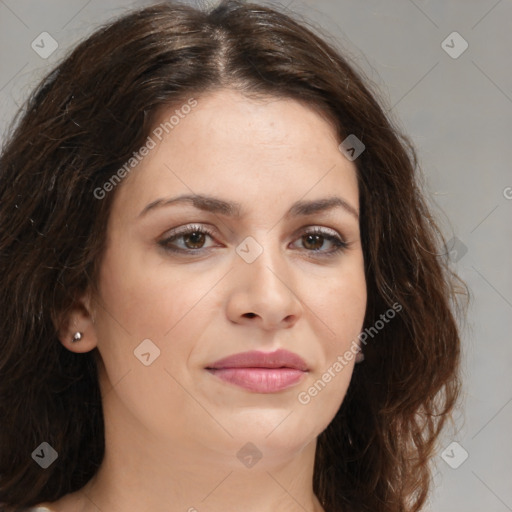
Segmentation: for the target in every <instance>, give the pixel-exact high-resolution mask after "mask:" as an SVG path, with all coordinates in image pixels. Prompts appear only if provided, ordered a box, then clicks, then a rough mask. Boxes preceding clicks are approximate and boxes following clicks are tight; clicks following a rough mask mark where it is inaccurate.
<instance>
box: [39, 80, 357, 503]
mask: <svg viewBox="0 0 512 512" xmlns="http://www.w3.org/2000/svg"><path fill="white" fill-rule="evenodd" d="M196 100H197V102H198V103H197V106H196V107H195V108H194V109H193V110H192V111H191V112H190V113H189V114H187V115H186V116H185V117H184V118H183V119H180V122H179V124H178V125H177V126H175V127H174V128H173V129H172V131H170V132H169V134H166V136H165V137H164V138H163V139H162V141H158V144H157V146H156V147H155V148H154V149H152V150H151V151H150V152H149V154H148V155H147V156H146V157H145V158H144V159H143V161H142V162H141V163H140V164H139V165H138V166H137V167H136V168H135V169H134V170H133V171H132V172H131V173H130V174H129V176H127V177H126V178H125V179H124V180H123V182H122V183H121V184H120V185H118V187H119V188H118V189H117V190H116V198H115V201H114V204H113V209H112V213H111V216H110V219H109V223H108V226H107V235H108V245H107V249H106V253H105V256H104V259H103V261H102V265H101V272H100V279H99V283H98V289H99V295H95V294H93V293H88V294H87V295H85V296H84V297H83V298H82V300H81V301H80V303H79V304H77V307H76V308H75V310H74V311H73V312H72V314H71V316H70V318H69V324H68V325H69V327H67V328H63V329H62V330H61V333H60V338H61V342H62V343H63V345H64V346H65V347H66V348H67V349H69V350H72V351H75V352H87V351H90V350H93V349H94V348H95V347H97V348H98V351H99V354H100V355H101V360H102V364H101V365H100V368H99V369H100V386H101V389H102V395H103V407H104V415H105V440H106V451H105V458H104V461H103V463H102V465H101V467H100V469H99V471H98V472H97V474H96V475H95V477H94V478H93V479H92V480H90V481H89V483H88V484H87V485H86V486H85V487H84V488H83V489H81V490H80V491H77V492H75V493H72V494H69V495H67V496H65V497H63V498H61V499H59V500H58V501H55V502H53V503H46V504H44V505H46V506H48V507H50V508H51V509H52V510H54V511H56V512H97V511H102V512H107V511H108V512H118V511H119V512H120V511H123V512H140V511H141V510H151V511H154V512H164V511H165V512H178V511H188V512H195V511H197V512H218V511H223V512H236V511H240V510H244V512H277V511H279V512H292V511H293V512H295V511H301V512H304V511H308V512H322V511H323V510H324V509H323V507H322V505H321V503H320V502H319V500H318V499H317V497H316V496H315V495H314V492H313V465H314V457H315V449H316V440H317V437H318V435H319V434H320V433H321V432H322V431H323V430H324V429H325V428H326V427H327V426H328V425H329V423H330V422H331V420H332V419H333V417H334V415H335V414H336V412H337V410H338V409H339V407H340V405H341V403H342V401H343V398H344V396H345V393H346V390H347V388H348V385H349V382H350V379H351V376H352V370H353V365H354V364H355V363H354V360H351V361H349V362H348V364H347V365H346V366H345V367H344V368H343V370H342V371H339V372H338V373H336V374H335V376H334V377H332V379H331V381H330V382H329V383H328V384H327V385H326V386H325V387H324V389H322V390H321V392H318V394H317V395H316V396H314V397H311V400H310V401H309V403H307V404H304V403H301V402H300V401H299V400H298V396H299V393H301V392H304V391H307V390H308V389H309V388H310V387H311V386H312V385H313V384H314V383H315V382H317V381H318V379H320V378H321V376H322V375H323V374H324V372H326V371H327V369H328V368H329V367H330V366H332V364H333V363H334V362H335V361H336V359H337V357H338V356H339V355H341V354H343V353H344V352H345V351H346V350H347V349H349V347H350V345H351V342H353V340H355V339H356V338H357V335H358V333H359V332H360V331H361V328H362V325H363V319H364V313H365V308H366V298H367V296H366V283H365V277H364V263H363V252H362V247H361V242H360V232H359V221H358V218H357V212H358V211H359V201H358V186H357V178H356V168H355V165H354V163H353V162H350V161H348V160H347V159H346V158H345V157H344V156H343V154H342V153H341V152H340V151H339V149H338V144H339V142H340V141H338V140H337V138H336V134H335V132H334V129H333V128H332V127H331V125H330V124H329V123H328V122H327V121H326V120H325V119H324V118H323V117H321V116H320V115H319V114H318V113H316V112H315V111H314V110H312V109H310V108H309V107H307V106H304V105H302V104H300V103H298V102H296V101H293V100H282V99H275V98H269V99H267V100H265V101H262V100H258V101H256V100H252V99H247V98H246V97H244V96H242V95H240V94H239V93H238V92H235V91H232V90H221V91H217V92H215V93H210V94H208V95H204V96H201V97H196ZM174 109H175V108H173V109H170V110H168V111H165V112H162V113H161V119H162V120H167V119H169V117H170V115H171V114H172V112H173V111H174ZM155 140H156V139H155ZM192 193H195V194H207V195H210V196H215V197H216V198H220V199H223V200H225V201H236V202H238V203H240V205H241V208H242V215H241V216H240V218H235V217H232V218H231V217H228V216H226V215H224V214H222V213H220V212H217V213H211V212H207V211H202V210H199V209H197V208H195V207H194V206H193V205H192V204H190V203H175V204H172V205H167V206H162V207H155V208H152V209H150V210H148V211H147V212H146V213H145V214H142V215H140V213H141V211H142V210H143V209H144V208H145V207H146V206H147V205H148V204H149V203H151V202H153V201H155V200H156V199H159V198H171V197H176V196H178V195H181V194H192ZM333 196H337V197H340V198H342V199H343V200H344V201H345V202H346V203H347V204H348V205H350V207H351V208H352V209H353V210H354V211H353V212H351V211H349V210H348V209H345V208H343V207H338V208H332V209H329V210H325V211H320V212H316V213H313V214H310V215H308V216H290V217H287V216H286V215H285V214H286V212H287V211H288V210H289V208H290V207H291V206H292V204H293V203H295V202H296V201H299V200H301V201H310V200H316V199H320V198H326V197H333ZM91 200H97V199H94V198H91ZM190 224H193V225H199V227H201V228H204V227H206V228H210V229H211V230H212V233H213V234H212V235H211V236H210V235H208V234H204V235H203V236H200V235H192V236H191V235H190V234H189V235H184V236H183V235H182V236H181V237H178V238H176V239H174V240H173V241H171V242H168V246H171V247H174V248H177V249H183V250H186V249H188V250H189V253H185V252H183V253H176V252H171V251H169V250H167V251H166V250H165V248H164V247H163V246H162V245H161V244H159V242H161V241H162V240H164V239H166V238H169V236H171V235H172V233H171V231H172V230H173V229H175V228H180V227H184V226H187V225H190ZM314 227H318V228H320V229H321V230H325V231H326V232H327V234H331V235H332V234H334V235H337V236H338V237H339V238H341V239H342V240H344V241H346V242H347V243H348V246H347V247H346V248H343V249H341V250H340V251H338V252H336V253H335V252H333V251H334V249H336V245H335V243H334V242H333V241H331V240H330V239H329V238H328V237H327V236H325V235H324V236H322V235H320V236H319V237H318V236H317V238H316V239H315V238H314V235H313V238H311V237H308V236H305V233H304V232H307V231H308V230H310V229H311V228H314ZM247 237H252V239H253V240H254V241H255V242H256V244H257V245H254V243H253V242H252V241H251V242H250V243H252V244H253V245H246V244H247V243H248V242H247V240H246V238H247ZM237 247H243V248H245V250H246V251H247V250H249V251H255V250H257V248H258V247H261V248H262V249H263V251H262V252H261V254H259V256H258V257H257V258H256V259H255V260H254V261H252V262H250V263H248V262H247V261H246V260H245V259H244V258H243V257H241V254H243V253H242V252H240V253H239V252H237ZM328 253H331V254H332V256H328V255H327V254H328ZM251 254H254V253H251ZM251 313H252V314H251ZM76 331H80V332H82V333H83V338H82V340H81V341H80V342H78V343H74V344H73V343H72V342H71V338H72V336H73V334H74V332H76ZM146 339H149V340H151V343H153V344H154V346H156V347H158V349H159V350H160V354H159V356H158V357H157V358H156V359H154V361H153V362H151V364H149V365H148V366H146V365H145V364H143V363H142V362H141V361H140V360H139V359H138V358H137V357H136V356H135V355H134V350H136V349H137V347H138V346H139V345H140V343H141V342H142V341H143V340H146ZM150 346H152V345H150ZM278 348H284V349H287V350H290V351H292V352H295V353H296V354H298V355H300V356H301V357H302V358H303V359H304V360H305V361H306V362H307V365H308V370H309V371H308V372H307V373H305V374H304V376H303V378H302V380H301V381H300V382H299V383H298V384H295V385H293V386H292V387H290V388H287V389H284V390H280V391H278V392H274V393H261V392H254V391H250V390H247V389H245V388H241V387H239V386H237V385H234V384H231V383H228V382H225V381H223V380H221V379H219V378H218V377H217V376H215V375H212V374H211V373H210V372H208V371H207V370H206V369H205V367H206V366H207V365H208V364H209V363H212V362H214V361H216V360H218V359H220V358H223V357H226V356H228V355H232V354H235V353H239V352H245V351H249V350H259V351H264V352H271V351H274V350H276V349H278ZM150 350H153V349H150ZM151 357H153V356H151ZM247 443H252V445H254V446H256V447H257V450H258V452H259V453H260V454H261V459H259V460H258V461H257V463H256V464H254V465H253V466H252V467H246V465H244V464H243V463H242V462H241V460H240V458H239V457H237V453H239V451H240V450H241V449H242V450H246V451H247V450H249V449H250V448H247V447H246V448H243V447H244V446H246V445H247ZM251 449H252V448H251ZM242 453H244V452H243V451H242Z"/></svg>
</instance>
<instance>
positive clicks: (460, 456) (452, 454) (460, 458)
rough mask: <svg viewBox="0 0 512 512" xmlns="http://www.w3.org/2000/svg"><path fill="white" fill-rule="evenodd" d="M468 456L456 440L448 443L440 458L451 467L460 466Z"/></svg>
mask: <svg viewBox="0 0 512 512" xmlns="http://www.w3.org/2000/svg"><path fill="white" fill-rule="evenodd" d="M468 457H469V453H468V452H467V451H466V450H465V449H464V448H463V447H462V446H461V445H460V444H459V443H457V441H453V442H452V443H450V444H449V445H448V446H447V447H446V448H445V449H444V450H443V453H441V458H442V459H443V460H444V461H445V462H446V464H448V466H450V467H451V468H452V469H457V468H458V467H460V466H461V465H462V464H464V462H466V459H467V458H468Z"/></svg>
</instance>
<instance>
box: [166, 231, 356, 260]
mask: <svg viewBox="0 0 512 512" xmlns="http://www.w3.org/2000/svg"><path fill="white" fill-rule="evenodd" d="M208 237H209V238H214V231H213V230H211V229H209V228H207V227H204V226H201V225H199V224H193V225H189V226H184V227H183V228H178V229H176V230H174V231H171V233H170V236H167V237H166V238H164V239H163V240H160V241H159V242H158V244H159V245H161V246H162V247H163V248H164V249H165V250H166V251H170V252H173V253H181V254H198V253H200V252H202V251H205V250H207V249H211V248H212V247H214V246H210V247H205V241H206V239H207V238H208ZM297 240H300V241H302V244H303V247H305V249H306V252H308V253H312V254H311V255H312V256H314V257H330V256H334V255H336V254H338V253H340V252H341V251H343V250H344V249H346V248H347V247H348V246H349V244H348V243H347V242H345V241H344V240H343V239H342V238H341V237H340V236H339V235H338V233H337V232H336V231H334V230H331V229H327V228H320V227H314V228H310V229H307V230H305V231H303V232H302V233H301V236H300V238H299V239H297ZM177 241H182V242H183V245H182V246H181V247H180V246H176V245H177V244H176V242H177ZM326 241H327V242H328V243H329V244H330V245H331V246H332V247H333V248H332V249H330V250H322V246H324V244H325V242H326Z"/></svg>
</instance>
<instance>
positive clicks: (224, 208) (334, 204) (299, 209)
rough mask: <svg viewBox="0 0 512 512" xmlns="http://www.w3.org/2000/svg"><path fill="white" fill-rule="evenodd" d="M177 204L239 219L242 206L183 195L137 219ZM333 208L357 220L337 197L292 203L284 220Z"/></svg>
mask: <svg viewBox="0 0 512 512" xmlns="http://www.w3.org/2000/svg"><path fill="white" fill-rule="evenodd" d="M179 203H190V204H192V206H194V207H195V208H197V209H199V210H202V211H205V212H211V213H216V214H221V215H225V216H227V217H235V218H240V217H241V213H242V205H241V204H240V203H237V202H235V201H224V200H222V199H219V198H217V197H213V196H207V195H203V194H184V195H181V196H178V197H172V198H167V199H166V198H160V199H156V200H155V201H152V202H151V203H149V204H148V205H146V206H145V207H144V208H143V210H142V211H141V212H140V213H139V215H138V217H142V216H144V215H146V214H147V213H148V212H149V211H150V210H154V209H155V208H160V207H164V206H169V205H171V204H179ZM334 208H341V209H343V210H345V211H346V212H348V213H350V214H351V215H352V216H353V217H355V218H356V219H357V220H359V213H358V211H357V210H356V209H355V208H354V207H353V206H352V205H351V204H349V203H348V202H347V201H346V200H345V199H343V198H341V197H338V196H331V197H325V198H321V199H314V200H311V201H297V202H295V203H293V204H292V206H291V207H290V209H289V210H288V211H287V212H286V214H285V218H289V217H298V216H306V215H312V214H315V213H320V212H325V211H328V210H332V209H334Z"/></svg>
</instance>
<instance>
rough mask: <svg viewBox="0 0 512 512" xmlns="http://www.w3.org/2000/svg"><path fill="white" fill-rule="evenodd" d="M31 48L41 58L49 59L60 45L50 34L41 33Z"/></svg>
mask: <svg viewBox="0 0 512 512" xmlns="http://www.w3.org/2000/svg"><path fill="white" fill-rule="evenodd" d="M30 46H31V47H32V50H34V51H35V52H36V53H37V54H38V55H39V57H41V58H42V59H47V58H48V57H50V55H51V54H52V53H53V52H54V51H55V50H56V49H57V48H58V47H59V43H57V41H56V40H55V39H54V38H53V37H52V36H51V35H50V34H48V32H41V33H40V34H39V35H38V36H37V37H36V38H35V39H34V40H33V41H32V43H31V45H30Z"/></svg>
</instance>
